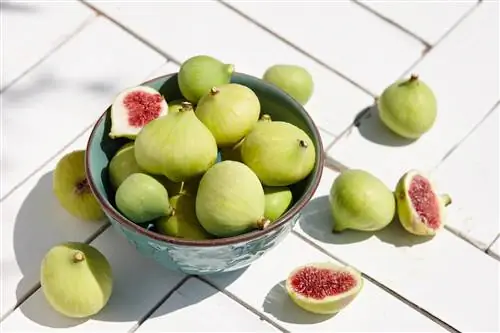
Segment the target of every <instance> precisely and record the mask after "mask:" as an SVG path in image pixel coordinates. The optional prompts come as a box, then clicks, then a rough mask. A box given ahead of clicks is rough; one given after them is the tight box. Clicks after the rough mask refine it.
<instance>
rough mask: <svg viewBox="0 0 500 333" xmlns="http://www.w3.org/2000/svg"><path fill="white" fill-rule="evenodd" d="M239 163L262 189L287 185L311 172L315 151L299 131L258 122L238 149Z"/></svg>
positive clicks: (279, 122) (277, 123)
mask: <svg viewBox="0 0 500 333" xmlns="http://www.w3.org/2000/svg"><path fill="white" fill-rule="evenodd" d="M241 157H242V160H243V162H244V163H245V164H246V165H248V166H249V167H250V169H252V171H253V172H255V174H256V175H257V176H258V177H259V179H260V181H261V182H262V184H264V185H266V186H288V185H291V184H294V183H297V182H298V181H301V180H302V179H304V178H306V177H307V176H308V175H309V174H310V173H311V172H312V170H313V168H314V163H315V161H316V150H315V147H314V144H313V142H312V140H311V139H310V138H309V136H308V135H307V133H306V132H304V131H303V130H301V129H300V128H298V127H296V126H294V125H292V124H290V123H287V122H283V121H259V122H258V123H257V124H256V125H255V127H254V128H253V129H252V131H251V132H250V134H248V136H246V138H245V140H244V141H243V144H242V146H241Z"/></svg>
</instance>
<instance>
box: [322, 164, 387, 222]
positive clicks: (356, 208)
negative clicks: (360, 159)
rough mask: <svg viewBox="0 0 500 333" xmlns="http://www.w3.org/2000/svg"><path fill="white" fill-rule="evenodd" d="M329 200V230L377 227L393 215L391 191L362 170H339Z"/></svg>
mask: <svg viewBox="0 0 500 333" xmlns="http://www.w3.org/2000/svg"><path fill="white" fill-rule="evenodd" d="M329 202H330V209H331V213H332V216H333V220H334V224H333V232H341V231H344V230H346V229H352V230H359V231H377V230H381V229H383V228H385V227H386V226H387V225H388V224H389V223H391V221H392V220H393V218H394V216H395V214H396V200H395V198H394V194H393V193H392V191H391V190H389V188H388V187H387V186H386V185H385V184H384V183H383V182H382V181H381V180H380V179H378V178H376V177H375V176H373V175H372V174H370V173H369V172H367V171H364V170H357V169H351V170H346V171H344V172H342V173H341V174H340V175H339V176H338V177H337V178H336V179H335V181H334V182H333V184H332V186H331V188H330V195H329Z"/></svg>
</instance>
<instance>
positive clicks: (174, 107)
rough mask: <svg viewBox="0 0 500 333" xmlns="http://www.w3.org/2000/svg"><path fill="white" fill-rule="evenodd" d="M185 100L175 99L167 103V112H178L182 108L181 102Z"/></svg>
mask: <svg viewBox="0 0 500 333" xmlns="http://www.w3.org/2000/svg"><path fill="white" fill-rule="evenodd" d="M183 102H187V101H186V100H185V99H176V100H175V101H171V102H169V103H168V112H179V111H180V110H181V109H182V103H183Z"/></svg>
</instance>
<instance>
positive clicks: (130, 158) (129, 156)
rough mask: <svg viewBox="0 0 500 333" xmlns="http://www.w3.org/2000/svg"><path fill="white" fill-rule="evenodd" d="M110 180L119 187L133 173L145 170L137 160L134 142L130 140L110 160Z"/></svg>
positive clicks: (114, 185) (115, 186)
mask: <svg viewBox="0 0 500 333" xmlns="http://www.w3.org/2000/svg"><path fill="white" fill-rule="evenodd" d="M108 172H109V180H110V182H111V185H112V186H113V187H114V188H115V189H117V188H118V187H119V186H120V184H121V183H122V182H123V181H124V180H125V179H127V177H128V176H130V175H131V174H133V173H137V172H143V170H142V169H141V168H140V167H139V165H138V164H137V162H136V161H135V154H134V142H129V143H127V144H125V145H124V146H123V147H121V148H120V149H119V150H118V151H117V152H116V154H115V155H114V156H113V158H112V159H111V161H110V162H109V167H108Z"/></svg>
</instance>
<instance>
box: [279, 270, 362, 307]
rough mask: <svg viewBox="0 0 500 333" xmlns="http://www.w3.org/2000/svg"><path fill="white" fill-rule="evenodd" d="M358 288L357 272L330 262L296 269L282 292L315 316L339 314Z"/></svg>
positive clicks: (360, 277) (355, 294) (359, 286)
mask: <svg viewBox="0 0 500 333" xmlns="http://www.w3.org/2000/svg"><path fill="white" fill-rule="evenodd" d="M362 288H363V277H362V276H361V273H360V272H358V271H357V270H355V269H354V268H352V267H349V266H341V265H336V264H334V263H331V262H324V263H310V264H307V265H304V266H300V267H298V268H296V269H294V270H293V271H292V272H291V273H290V275H289V276H288V279H287V280H286V290H287V292H288V295H289V296H290V298H291V299H292V300H293V302H294V303H295V304H297V305H298V306H299V307H301V308H302V309H304V310H306V311H309V312H311V313H315V314H334V313H337V312H339V311H340V310H342V309H343V308H345V307H346V306H347V305H349V304H350V303H351V302H352V301H353V300H354V299H355V298H356V296H357V295H358V293H359V292H360V291H361V289H362Z"/></svg>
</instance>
